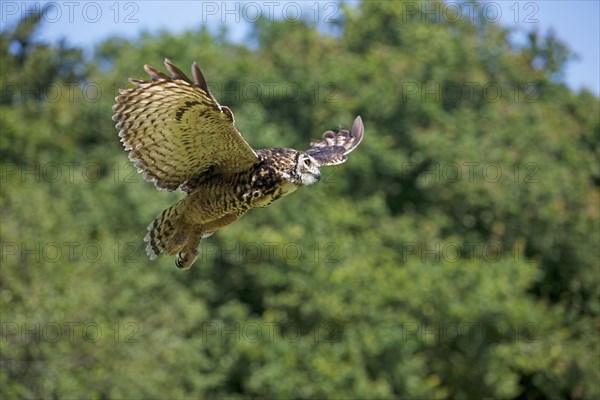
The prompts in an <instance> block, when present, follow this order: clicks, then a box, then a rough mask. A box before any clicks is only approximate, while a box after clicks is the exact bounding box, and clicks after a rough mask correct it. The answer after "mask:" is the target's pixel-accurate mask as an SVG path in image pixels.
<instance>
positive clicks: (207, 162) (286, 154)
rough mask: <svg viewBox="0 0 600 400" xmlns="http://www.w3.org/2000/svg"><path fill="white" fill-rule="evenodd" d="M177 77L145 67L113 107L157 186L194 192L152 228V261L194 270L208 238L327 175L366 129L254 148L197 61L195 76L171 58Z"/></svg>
mask: <svg viewBox="0 0 600 400" xmlns="http://www.w3.org/2000/svg"><path fill="white" fill-rule="evenodd" d="M165 66H166V68H167V70H168V71H169V72H170V73H171V76H167V75H166V74H164V73H162V72H160V71H158V70H156V69H154V68H152V67H150V66H149V65H145V66H144V69H145V70H146V72H147V73H148V74H149V75H150V77H151V80H150V81H144V80H137V79H131V80H130V81H131V82H132V83H133V84H134V85H135V87H133V88H130V89H125V90H121V91H120V94H119V96H117V98H116V99H115V100H116V104H115V105H114V107H113V110H114V112H115V114H114V116H113V120H114V121H115V122H116V127H117V129H119V136H120V137H121V142H122V143H123V147H124V148H125V150H126V151H127V152H128V153H129V159H130V160H131V161H132V162H133V163H134V165H135V166H136V167H137V169H138V172H141V173H142V174H143V176H144V178H145V179H146V180H148V181H150V182H153V183H154V184H155V185H156V187H157V188H158V189H164V190H169V191H171V190H175V189H177V188H178V187H179V188H181V190H182V191H183V192H185V193H186V194H187V196H186V197H184V198H183V199H182V200H181V201H179V202H178V203H177V204H174V205H173V206H171V207H169V208H167V209H166V210H164V211H163V212H161V213H160V214H159V215H158V216H157V217H156V219H155V220H154V221H153V222H152V223H151V224H150V226H148V234H147V235H146V237H145V238H144V241H145V242H147V243H148V245H147V247H146V251H147V253H148V255H149V257H150V259H154V258H156V257H157V256H158V255H159V254H160V253H162V252H167V253H168V254H170V255H175V254H177V262H176V264H177V266H178V267H180V268H185V269H187V268H189V267H190V266H191V265H192V264H193V263H194V261H195V260H196V258H197V257H198V246H199V244H200V240H201V239H202V238H203V237H206V236H209V235H211V234H212V233H213V232H215V231H216V230H218V229H220V228H223V227H224V226H226V225H229V224H230V223H232V222H234V221H235V220H237V219H239V218H240V217H241V216H242V215H244V214H245V213H246V211H248V210H249V209H251V208H255V207H266V206H267V205H269V204H271V203H272V202H273V201H275V200H277V199H279V198H280V197H283V196H285V195H287V194H289V193H291V192H293V191H294V190H296V189H297V188H298V187H300V186H304V185H310V184H313V183H315V182H317V181H318V180H319V178H320V171H319V167H321V166H324V165H334V164H340V163H343V162H345V161H346V160H347V154H348V153H350V152H351V151H352V150H354V149H355V148H356V146H358V144H359V143H360V141H361V140H362V137H363V134H364V127H363V124H362V120H361V118H360V117H357V118H356V119H355V121H354V124H353V125H352V129H351V130H350V131H347V130H345V129H341V130H340V132H338V133H337V134H336V133H334V132H332V131H327V132H325V133H324V134H323V140H319V141H313V142H311V145H312V146H313V147H312V148H311V149H309V150H307V151H305V152H302V151H297V150H294V149H285V148H272V149H261V150H254V149H252V147H251V146H250V145H249V144H248V142H246V140H245V139H244V138H243V136H242V135H241V133H240V132H239V131H238V130H237V129H236V127H235V125H234V118H233V113H232V112H231V110H230V109H229V108H227V107H225V106H221V105H220V104H219V103H218V102H217V101H216V100H215V98H214V97H213V96H212V94H211V93H210V91H209V90H208V86H207V84H206V80H205V79H204V76H203V75H202V72H201V71H200V69H199V68H198V66H197V65H196V63H194V64H193V65H192V76H193V77H194V81H191V80H190V79H189V78H188V77H187V76H186V75H185V74H184V73H183V72H181V70H179V69H178V68H177V67H175V66H174V65H173V64H172V63H171V61H169V60H167V59H166V60H165Z"/></svg>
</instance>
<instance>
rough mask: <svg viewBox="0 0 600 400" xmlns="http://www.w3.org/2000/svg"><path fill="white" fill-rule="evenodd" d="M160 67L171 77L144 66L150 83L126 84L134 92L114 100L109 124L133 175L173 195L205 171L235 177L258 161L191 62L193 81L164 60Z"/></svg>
mask: <svg viewBox="0 0 600 400" xmlns="http://www.w3.org/2000/svg"><path fill="white" fill-rule="evenodd" d="M165 66H166V68H167V70H169V72H170V73H171V76H170V77H169V76H167V75H166V74H164V73H162V72H160V71H158V70H156V69H154V68H152V67H150V66H149V65H145V66H144V69H145V70H146V72H148V74H149V75H150V77H151V78H152V80H150V81H144V80H137V79H132V80H130V81H131V82H132V83H133V84H134V85H136V87H134V88H130V89H125V90H121V91H120V95H119V96H117V97H116V99H115V100H116V104H115V105H114V107H113V111H114V112H115V114H114V116H113V120H114V121H115V122H116V123H117V124H116V127H117V129H119V130H120V132H119V136H120V137H121V142H122V143H123V146H124V148H125V150H127V151H128V152H129V159H130V160H131V161H132V162H133V163H134V164H135V165H136V167H137V168H138V171H139V172H142V173H143V174H144V177H145V178H146V179H147V180H149V181H151V182H154V183H155V185H156V187H157V188H159V189H166V190H175V189H177V188H178V187H179V186H180V185H183V184H184V183H185V182H187V181H191V180H193V179H194V178H196V177H198V176H199V175H201V174H202V173H205V172H206V171H208V170H209V169H211V170H213V171H215V172H220V173H224V174H227V173H236V172H240V171H243V170H247V169H249V168H250V167H251V166H252V165H253V164H254V163H256V162H258V161H259V158H258V156H257V155H256V153H255V152H254V150H253V149H252V147H250V145H249V144H248V142H246V140H245V139H244V137H243V136H242V134H241V133H240V132H239V131H238V130H237V129H236V128H235V126H234V119H233V114H232V112H231V110H230V109H229V108H227V107H225V106H221V105H220V104H219V103H218V102H217V101H216V100H215V98H214V97H213V96H212V94H211V93H210V91H209V90H208V86H207V84H206V80H205V79H204V77H203V76H202V73H201V72H200V69H199V68H198V66H197V65H196V63H194V64H193V65H192V76H193V77H194V81H193V82H192V81H191V80H190V79H189V78H188V77H187V76H186V75H185V74H184V73H183V72H181V70H179V69H178V68H177V67H175V66H174V65H173V64H172V63H171V62H170V61H169V60H168V59H165Z"/></svg>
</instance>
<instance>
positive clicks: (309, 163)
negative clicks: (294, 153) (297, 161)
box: [302, 158, 312, 168]
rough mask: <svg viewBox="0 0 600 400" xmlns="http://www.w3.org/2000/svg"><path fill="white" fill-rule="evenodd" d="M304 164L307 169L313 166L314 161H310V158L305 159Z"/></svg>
mask: <svg viewBox="0 0 600 400" xmlns="http://www.w3.org/2000/svg"><path fill="white" fill-rule="evenodd" d="M302 161H303V163H304V166H305V167H307V168H308V167H310V165H311V164H312V161H310V158H305V159H304V160H302Z"/></svg>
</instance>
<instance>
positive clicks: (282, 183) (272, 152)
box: [181, 149, 299, 210]
mask: <svg viewBox="0 0 600 400" xmlns="http://www.w3.org/2000/svg"><path fill="white" fill-rule="evenodd" d="M256 153H257V155H258V156H259V158H260V161H258V162H257V163H256V164H254V165H253V166H252V168H251V169H249V170H248V171H245V172H240V173H234V174H228V175H222V174H219V173H216V172H214V171H213V170H212V169H209V170H208V171H207V172H205V173H202V174H200V175H199V176H197V177H195V178H194V179H191V180H189V181H188V182H186V183H185V184H184V185H182V187H181V188H182V190H183V191H184V192H186V193H187V194H188V195H193V197H198V195H200V194H201V197H202V202H203V203H204V202H208V203H210V204H215V203H220V204H221V205H222V206H224V208H225V209H245V210H248V209H250V208H255V207H266V206H268V205H269V204H271V203H272V202H274V201H275V200H277V199H279V198H281V197H283V196H286V195H288V194H290V193H292V192H293V191H294V190H296V189H297V188H298V187H299V185H298V184H297V183H296V182H297V178H296V177H295V176H294V171H295V168H294V165H295V162H296V158H297V154H298V152H297V151H296V150H293V149H262V150H257V151H256Z"/></svg>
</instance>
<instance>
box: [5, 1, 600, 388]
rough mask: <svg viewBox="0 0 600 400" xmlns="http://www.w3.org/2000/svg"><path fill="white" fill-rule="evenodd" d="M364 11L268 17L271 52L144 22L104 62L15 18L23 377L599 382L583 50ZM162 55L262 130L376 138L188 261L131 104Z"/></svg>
mask: <svg viewBox="0 0 600 400" xmlns="http://www.w3.org/2000/svg"><path fill="white" fill-rule="evenodd" d="M434 4H436V3H432V2H428V3H427V6H428V7H434ZM344 10H345V11H344V16H343V18H342V19H339V21H336V23H335V26H336V29H335V30H334V32H335V33H336V34H335V35H327V34H324V33H323V30H320V29H319V27H318V26H313V24H310V23H305V22H295V23H290V22H284V21H263V20H261V21H259V22H258V23H257V24H256V25H255V26H254V29H253V32H252V38H251V40H252V43H253V46H248V47H245V46H240V45H234V44H231V43H228V42H227V41H226V40H224V39H223V37H222V36H215V35H213V34H211V33H210V32H209V31H207V30H206V29H197V30H190V31H186V32H184V33H182V34H180V35H177V36H175V35H172V34H169V33H166V32H162V33H148V32H146V33H143V34H141V35H140V37H139V38H138V39H135V40H131V41H130V40H125V39H121V38H110V39H107V40H106V41H104V42H102V43H99V44H98V45H97V46H96V48H95V51H94V55H93V58H92V59H90V60H86V59H84V57H83V55H82V52H81V51H80V50H79V49H73V48H68V47H66V46H58V47H56V46H51V45H48V44H44V43H42V42H40V41H37V40H34V33H35V29H36V27H37V24H36V23H35V20H27V21H24V22H23V23H22V24H21V25H19V26H18V27H16V28H15V29H14V30H10V31H9V30H6V31H3V32H2V34H1V43H0V44H1V50H2V60H1V62H2V97H1V99H2V104H1V106H2V112H1V113H0V123H1V128H2V137H1V142H0V155H1V157H2V165H1V167H2V171H1V172H2V175H1V184H2V195H1V196H0V204H1V208H2V215H1V217H2V220H1V228H2V229H1V232H0V239H1V242H2V243H1V246H2V248H1V250H2V253H1V262H2V268H1V271H0V277H1V281H0V300H1V307H2V315H1V319H2V320H1V324H2V326H1V328H2V331H1V334H2V335H1V339H0V345H1V346H2V352H1V359H0V360H1V367H2V368H1V370H0V387H1V389H0V390H1V392H2V396H3V397H5V398H15V397H25V398H39V397H44V398H46V397H57V398H64V397H76V398H80V397H92V398H140V397H143V398H212V397H215V398H216V397H218V398H222V397H227V398H247V397H261V398H424V399H425V398H426V399H430V398H445V397H451V398H484V397H486V398H553V399H554V398H555V399H559V398H574V399H575V398H593V397H597V396H598V395H600V390H599V387H598V380H599V378H600V376H599V367H600V365H599V363H598V360H597V357H596V356H597V354H598V344H599V343H598V325H597V320H598V314H599V312H600V309H599V302H598V300H599V296H598V295H599V292H598V290H599V285H598V284H599V282H598V259H599V255H600V254H599V250H598V243H599V242H600V238H599V233H598V232H600V230H599V229H598V228H599V226H598V222H599V212H598V210H599V207H598V201H599V191H598V183H599V179H600V178H599V177H600V171H599V169H598V165H599V164H598V144H599V141H600V135H599V129H600V118H599V115H600V113H599V105H600V103H599V101H598V99H597V98H596V97H595V96H594V95H592V94H591V93H590V92H587V91H583V92H581V93H573V92H572V91H570V90H569V89H567V88H566V87H565V86H564V85H563V84H561V83H559V82H557V81H556V80H555V79H557V78H558V77H560V72H561V68H562V66H563V65H564V62H565V60H566V59H568V56H569V53H568V49H567V48H566V47H565V46H564V45H562V44H561V43H560V41H558V39H557V38H555V37H553V36H548V37H544V36H543V35H537V34H532V35H530V37H529V42H528V43H526V44H525V45H523V46H521V47H517V46H515V45H513V44H511V43H510V42H509V41H508V39H507V37H508V34H509V33H510V32H509V31H507V30H505V29H501V28H499V27H498V26H497V25H494V24H490V23H488V22H486V21H485V20H484V19H482V18H475V19H466V18H463V19H457V20H452V21H450V20H447V19H446V20H444V19H441V20H439V21H436V20H435V19H434V18H431V15H429V17H426V16H423V15H421V14H419V12H418V7H417V12H416V13H415V10H413V9H410V10H409V9H407V8H406V7H397V4H396V3H395V2H364V3H361V4H360V5H359V6H358V7H346V8H344ZM382 27H385V29H383V28H382ZM164 57H169V58H171V59H172V60H173V61H174V62H175V63H176V64H177V65H180V66H182V67H183V68H184V69H185V70H187V66H188V65H189V64H190V63H191V62H192V61H195V60H196V61H198V62H199V64H200V66H201V67H202V69H203V71H204V74H205V76H206V77H207V79H208V81H209V82H208V83H209V86H210V87H211V88H212V90H213V92H214V94H215V96H216V97H217V98H218V99H219V100H220V101H221V102H222V103H223V104H227V105H228V106H230V107H231V108H232V109H233V111H234V113H235V116H236V123H237V125H238V127H239V128H240V130H241V131H242V132H244V135H245V136H246V137H247V139H248V140H249V141H250V143H252V144H253V145H254V146H255V147H268V146H286V147H288V146H289V147H296V148H300V149H302V148H306V146H307V144H308V140H309V139H311V138H317V137H318V136H319V135H320V134H321V132H323V131H325V130H327V129H335V128H337V125H338V124H343V125H346V126H347V125H349V124H350V123H351V121H352V119H353V117H354V116H355V115H358V114H360V115H361V116H362V117H363V120H364V121H365V127H366V136H365V140H364V141H363V143H362V144H361V146H360V147H359V148H358V150H356V151H355V152H354V153H353V154H352V155H351V157H350V160H349V161H348V163H346V164H344V165H341V166H336V167H332V168H330V169H328V170H326V171H323V179H322V181H321V182H320V183H319V184H318V185H315V186H313V187H310V188H304V189H302V190H299V191H298V192H296V193H294V194H293V195H291V196H290V197H288V198H285V199H283V200H281V201H279V202H277V203H275V204H273V205H271V206H270V207H269V208H267V209H264V210H253V211H252V212H250V213H249V214H248V215H246V216H245V217H244V218H243V219H242V220H241V221H239V222H237V223H235V224H233V225H231V226H229V227H227V228H226V229H224V230H222V231H220V232H218V233H217V234H215V235H214V236H212V237H211V238H209V239H206V240H204V241H203V242H202V246H201V248H202V255H201V257H200V259H199V262H197V263H196V265H194V267H193V268H192V269H191V270H189V271H186V272H183V271H180V270H177V269H176V268H175V266H174V262H173V261H174V260H173V259H172V258H169V257H160V258H159V259H158V260H156V261H155V262H150V261H149V260H147V258H146V256H145V254H144V249H143V242H142V237H143V236H144V233H145V228H146V226H147V225H148V224H149V223H150V221H151V220H152V218H153V217H154V216H155V215H156V214H157V213H159V212H160V211H161V210H162V209H163V208H165V207H167V206H168V205H169V204H171V203H173V202H174V201H176V200H177V199H179V198H180V197H181V194H178V193H163V192H157V191H156V190H155V189H154V187H153V186H152V185H151V184H148V183H146V182H144V181H143V180H142V178H141V177H140V175H139V174H137V173H136V171H135V169H134V168H133V167H132V166H131V165H130V163H129V161H128V160H127V157H126V154H125V153H124V152H123V151H122V149H121V146H120V144H119V141H118V137H117V132H116V130H115V128H114V126H113V122H112V121H111V106H112V104H113V101H114V96H115V95H116V94H117V89H118V88H123V87H125V86H126V85H127V80H126V78H128V77H136V78H140V77H143V76H144V72H143V69H142V66H143V64H145V63H149V64H151V65H154V66H155V67H159V66H160V63H161V61H162V59H163V58H164Z"/></svg>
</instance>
